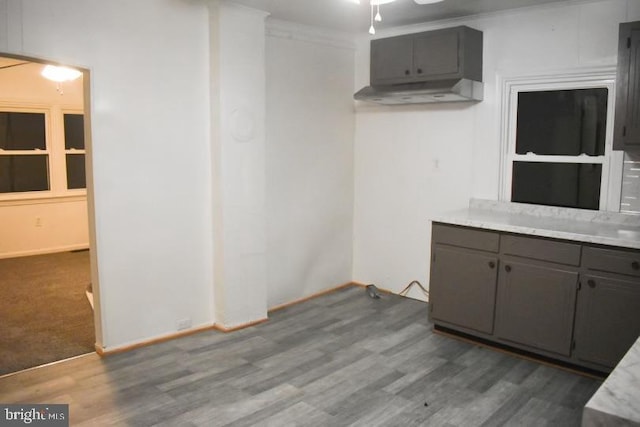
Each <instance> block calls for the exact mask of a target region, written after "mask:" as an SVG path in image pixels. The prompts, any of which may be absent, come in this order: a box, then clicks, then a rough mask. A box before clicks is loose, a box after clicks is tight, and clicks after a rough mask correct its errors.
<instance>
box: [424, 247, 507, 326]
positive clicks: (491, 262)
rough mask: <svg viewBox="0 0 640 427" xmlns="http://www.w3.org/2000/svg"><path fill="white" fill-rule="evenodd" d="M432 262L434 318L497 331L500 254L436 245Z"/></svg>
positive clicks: (432, 307)
mask: <svg viewBox="0 0 640 427" xmlns="http://www.w3.org/2000/svg"><path fill="white" fill-rule="evenodd" d="M434 255H435V257H432V263H431V281H430V285H429V286H430V303H431V318H432V319H433V320H434V321H438V320H440V321H443V322H447V323H450V324H452V325H457V326H462V327H464V328H468V329H473V330H476V331H479V332H484V333H487V334H491V333H492V332H493V316H494V307H495V294H496V278H497V273H496V271H497V268H498V258H497V256H495V255H492V254H485V253H482V252H474V251H466V250H459V249H456V248H451V247H446V246H440V245H436V246H434Z"/></svg>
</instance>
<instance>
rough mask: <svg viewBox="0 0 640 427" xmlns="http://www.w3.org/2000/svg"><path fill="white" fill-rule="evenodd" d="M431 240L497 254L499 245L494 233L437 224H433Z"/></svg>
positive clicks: (497, 237) (497, 236)
mask: <svg viewBox="0 0 640 427" xmlns="http://www.w3.org/2000/svg"><path fill="white" fill-rule="evenodd" d="M431 239H432V240H433V242H434V243H441V244H445V245H451V246H459V247H462V248H469V249H478V250H481V251H490V252H498V248H499V244H500V235H499V234H498V233H496V232H492V231H485V230H478V229H475V228H467V227H458V226H455V225H445V224H439V223H434V224H433V228H432V234H431Z"/></svg>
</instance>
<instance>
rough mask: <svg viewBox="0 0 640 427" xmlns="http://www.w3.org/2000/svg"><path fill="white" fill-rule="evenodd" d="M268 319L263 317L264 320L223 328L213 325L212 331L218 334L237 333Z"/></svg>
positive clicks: (222, 326) (219, 324) (223, 326)
mask: <svg viewBox="0 0 640 427" xmlns="http://www.w3.org/2000/svg"><path fill="white" fill-rule="evenodd" d="M268 320H269V318H267V317H265V318H264V319H258V320H254V321H251V322H247V323H242V324H240V325H235V326H225V325H223V324H221V323H216V324H214V325H213V329H215V330H217V331H220V332H225V333H227V332H235V331H239V330H240V329H245V328H250V327H252V326H255V325H259V324H260V323H264V322H266V321H268Z"/></svg>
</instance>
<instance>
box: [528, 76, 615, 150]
mask: <svg viewBox="0 0 640 427" xmlns="http://www.w3.org/2000/svg"><path fill="white" fill-rule="evenodd" d="M606 120H607V89H606V88H597V89H573V90H554V91H540V92H520V93H519V94H518V118H517V130H516V153H517V154H526V153H528V152H532V153H535V154H539V155H564V156H577V155H580V154H583V153H584V154H587V155H590V156H600V155H603V154H604V142H605V130H606Z"/></svg>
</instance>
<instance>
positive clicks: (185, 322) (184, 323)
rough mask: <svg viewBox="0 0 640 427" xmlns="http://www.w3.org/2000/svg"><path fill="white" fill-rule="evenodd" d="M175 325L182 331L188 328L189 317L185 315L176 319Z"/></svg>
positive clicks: (189, 325) (189, 323)
mask: <svg viewBox="0 0 640 427" xmlns="http://www.w3.org/2000/svg"><path fill="white" fill-rule="evenodd" d="M176 327H177V328H178V330H179V331H183V330H185V329H189V328H190V327H191V319H190V318H188V317H185V318H184V319H180V320H178V321H176Z"/></svg>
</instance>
